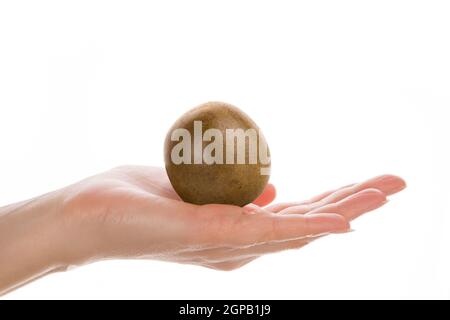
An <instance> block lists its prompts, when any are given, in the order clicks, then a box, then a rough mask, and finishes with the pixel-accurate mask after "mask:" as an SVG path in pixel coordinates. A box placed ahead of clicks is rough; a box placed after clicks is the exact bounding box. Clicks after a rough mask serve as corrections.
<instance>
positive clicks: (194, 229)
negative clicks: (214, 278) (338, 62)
mask: <svg viewBox="0 0 450 320" xmlns="http://www.w3.org/2000/svg"><path fill="white" fill-rule="evenodd" d="M405 186H406V185H405V182H404V181H403V180H402V179H401V178H399V177H396V176H392V175H384V176H379V177H376V178H372V179H370V180H367V181H365V182H362V183H357V184H353V185H349V186H345V187H342V188H340V189H336V190H333V191H329V192H326V193H323V194H321V195H319V196H316V197H313V198H311V199H309V200H306V201H302V202H292V203H279V204H272V205H270V203H271V202H272V201H273V200H274V199H275V187H274V186H273V185H271V184H269V185H268V186H267V187H266V189H265V191H264V192H263V194H262V195H261V196H260V197H259V198H258V199H256V200H255V201H254V203H253V204H250V205H247V206H245V207H243V208H241V207H236V206H230V205H219V204H210V205H203V206H197V205H193V204H189V203H185V202H183V201H181V200H180V198H179V197H178V195H177V194H176V193H175V191H174V190H173V188H172V186H171V184H170V182H169V180H168V178H167V175H166V173H165V170H164V169H163V168H158V167H143V166H123V167H118V168H115V169H112V170H110V171H107V172H104V173H101V174H99V175H96V176H93V177H89V178H87V179H85V180H82V181H80V182H78V183H75V184H73V185H70V186H68V187H66V188H63V189H60V190H57V191H54V192H50V193H48V194H45V195H43V196H40V197H37V198H34V199H31V200H28V201H24V202H21V203H18V204H12V205H9V206H5V207H2V208H0V262H1V263H0V295H1V294H5V293H7V292H9V291H11V290H13V289H15V288H17V287H20V286H22V285H24V284H26V283H28V282H30V281H33V280H35V279H37V278H39V277H41V276H44V275H46V274H48V273H51V272H56V271H64V270H66V269H67V268H68V267H70V266H80V265H84V264H87V263H90V262H94V261H99V260H104V259H131V258H136V259H155V260H164V261H172V262H178V263H187V264H195V265H199V266H204V267H208V268H214V269H218V270H233V269H236V268H239V267H242V266H244V265H245V264H247V263H249V262H251V261H253V260H255V259H257V258H258V257H260V256H262V255H265V254H270V253H275V252H279V251H284V250H287V249H297V248H301V247H303V246H305V245H306V244H308V243H310V242H311V241H312V240H315V239H317V238H319V237H322V236H324V235H327V234H336V233H345V232H348V231H349V230H350V222H351V221H352V220H353V219H355V218H357V217H359V216H360V215H362V214H364V213H366V212H369V211H372V210H374V209H377V208H379V207H381V206H382V205H384V204H385V203H386V201H387V196H390V195H392V194H394V193H397V192H399V191H401V190H403V189H404V188H405Z"/></svg>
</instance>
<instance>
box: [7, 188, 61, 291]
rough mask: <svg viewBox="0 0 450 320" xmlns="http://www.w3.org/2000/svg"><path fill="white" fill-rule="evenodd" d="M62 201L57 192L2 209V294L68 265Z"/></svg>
mask: <svg viewBox="0 0 450 320" xmlns="http://www.w3.org/2000/svg"><path fill="white" fill-rule="evenodd" d="M61 203H62V202H61V193H60V192H59V191H55V192H52V193H49V194H46V195H43V196H40V197H37V198H34V199H32V200H28V201H24V202H21V203H17V204H13V205H10V206H7V207H4V208H0V260H1V261H2V263H1V264H0V294H1V292H2V291H6V290H8V289H11V288H13V287H16V286H20V285H21V284H23V283H25V282H27V281H30V280H32V279H33V278H36V277H39V276H41V275H43V274H46V273H49V272H53V271H56V270H58V269H61V268H64V267H65V266H66V263H67V261H66V260H65V256H64V251H65V248H66V245H67V239H66V237H65V235H64V224H63V223H62V222H63V221H62V217H61V214H60V212H61Z"/></svg>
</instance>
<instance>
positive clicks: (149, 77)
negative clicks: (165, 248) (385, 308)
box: [0, 0, 450, 299]
mask: <svg viewBox="0 0 450 320" xmlns="http://www.w3.org/2000/svg"><path fill="white" fill-rule="evenodd" d="M449 17H450V4H449V3H448V2H446V1H303V2H301V1H261V0H258V1H220V2H219V1H211V0H205V1H158V2H157V1H153V2H150V1H70V2H69V1H2V2H0V148H1V149H0V150H1V151H0V152H1V153H0V205H4V204H8V203H11V202H15V201H19V200H23V199H26V198H29V197H33V196H35V195H38V194H41V193H44V192H47V191H49V190H52V189H56V188H59V187H62V186H64V185H67V184H69V183H72V182H74V181H77V180H79V179H81V178H84V177H85V176H87V175H91V174H94V173H96V172H99V171H102V170H106V169H109V168H110V167H114V166H116V165H120V164H149V165H163V155H162V144H163V139H164V136H165V134H166V131H167V129H168V128H169V126H170V125H171V124H172V122H173V121H174V120H175V119H176V118H178V117H179V116H180V115H181V114H182V113H183V112H185V111H186V110H188V109H189V108H191V107H193V106H196V105H197V104H199V103H202V102H206V101H209V100H223V101H226V102H229V103H232V104H235V105H237V106H239V107H241V108H242V109H243V110H245V112H247V113H248V114H249V115H250V116H251V117H252V118H253V119H254V120H255V121H256V122H257V123H258V124H259V126H260V127H261V128H262V129H263V130H264V132H265V136H266V137H267V140H268V142H269V145H270V147H271V151H272V155H273V159H272V160H273V175H272V178H271V180H272V182H273V183H274V184H276V185H277V187H278V192H279V199H278V200H279V201H282V200H293V199H299V200H300V199H304V198H307V197H310V196H312V195H314V194H316V193H320V192H322V191H325V190H327V189H329V188H333V187H338V186H340V185H343V184H347V183H351V182H354V181H360V180H362V179H365V178H368V177H371V176H373V175H378V174H382V173H394V174H398V175H401V176H403V177H404V178H405V179H406V180H407V182H408V185H409V187H408V189H407V190H406V191H404V192H403V193H402V194H400V195H398V196H396V197H394V198H393V199H392V200H391V201H390V203H389V204H388V205H387V206H385V207H384V208H382V209H380V210H378V211H377V212H374V213H371V214H368V215H367V216H365V217H363V218H360V219H359V220H358V221H357V222H355V223H354V225H353V227H354V229H355V230H356V231H355V232H353V233H350V234H346V235H340V236H332V237H329V238H326V239H323V240H320V241H317V242H315V243H313V244H311V245H310V246H308V247H306V248H303V249H301V250H299V251H289V252H285V253H281V254H276V255H271V256H267V257H264V258H262V259H260V260H258V261H255V262H254V263H252V264H250V265H248V266H246V267H244V268H243V269H240V270H237V271H233V272H218V271H212V270H208V269H202V268H199V267H194V266H184V265H183V266H182V265H176V264H169V263H162V262H155V261H109V262H102V263H97V264H93V265H90V266H86V267H82V268H78V269H75V270H72V271H70V272H67V273H61V274H55V275H51V276H49V277H46V278H44V279H41V280H39V281H36V282H34V283H32V284H30V285H28V286H26V287H24V288H22V289H19V290H17V291H15V292H13V293H11V294H10V295H8V296H6V297H7V298H12V299H13V298H186V299H187V298H192V299H196V298H224V299H229V298H235V299H237V298H255V299H256V298H274V299H277V298H289V299H291V298H293V299H297V298H388V299H389V298H450V233H449V230H450V218H449V210H450V206H449V202H448V199H449V197H450V195H449V190H450V188H449V185H448V179H449V178H450V176H449V169H448V165H449V164H450V157H449V137H450V132H449V131H450V130H449V128H448V127H449V125H448V122H449V119H450V117H449V108H450V19H449Z"/></svg>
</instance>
